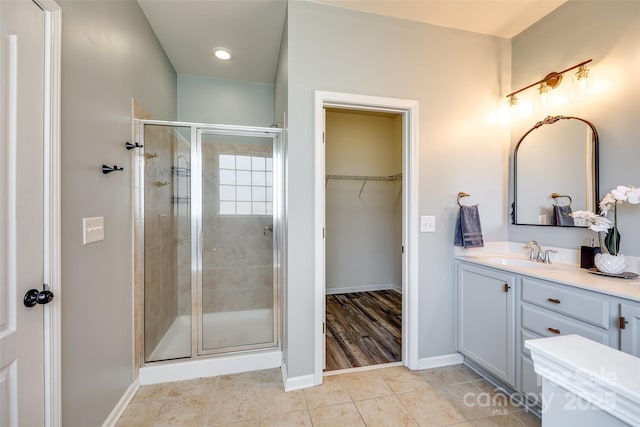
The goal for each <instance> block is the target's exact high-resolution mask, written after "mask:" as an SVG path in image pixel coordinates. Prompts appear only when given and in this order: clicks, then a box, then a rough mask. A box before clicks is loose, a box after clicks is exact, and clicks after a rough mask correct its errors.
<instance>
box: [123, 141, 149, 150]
mask: <svg viewBox="0 0 640 427" xmlns="http://www.w3.org/2000/svg"><path fill="white" fill-rule="evenodd" d="M142 147H144V145H142V144H139V143H137V142H136V143H135V144H132V143H130V142H129V141H126V142H125V143H124V148H126V149H127V150H131V149H133V148H142Z"/></svg>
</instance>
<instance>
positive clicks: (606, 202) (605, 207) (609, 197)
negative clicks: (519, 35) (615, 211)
mask: <svg viewBox="0 0 640 427" xmlns="http://www.w3.org/2000/svg"><path fill="white" fill-rule="evenodd" d="M615 203H616V197H615V196H614V195H613V192H611V193H607V194H605V196H604V197H603V198H602V200H600V213H601V214H603V215H606V214H607V212H609V211H610V210H611V209H612V208H613V207H614V206H615Z"/></svg>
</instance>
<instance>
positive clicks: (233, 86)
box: [178, 74, 274, 127]
mask: <svg viewBox="0 0 640 427" xmlns="http://www.w3.org/2000/svg"><path fill="white" fill-rule="evenodd" d="M273 108H274V100H273V85H271V84H266V83H253V82H241V81H235V80H223V79H214V78H209V77H198V76H189V75H184V74H180V75H178V120H181V121H187V122H197V123H218V124H225V125H245V126H266V127H268V126H270V125H271V124H272V123H273V121H274V120H273V117H274V116H273Z"/></svg>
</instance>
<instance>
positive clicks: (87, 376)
mask: <svg viewBox="0 0 640 427" xmlns="http://www.w3.org/2000/svg"><path fill="white" fill-rule="evenodd" d="M59 4H60V5H61V6H62V14H63V30H62V291H61V295H60V297H61V299H62V375H63V381H62V419H63V424H64V425H65V426H70V427H76V426H78V427H80V426H82V427H85V426H96V425H100V424H101V423H102V422H103V421H104V420H105V418H106V417H107V416H108V414H109V413H110V411H111V410H112V409H113V407H114V406H115V404H116V403H117V402H118V400H119V399H120V398H121V397H122V395H123V393H124V392H125V390H126V389H127V387H128V386H129V385H130V384H131V382H132V366H133V337H132V328H133V314H132V313H133V310H132V303H131V301H132V275H133V272H132V268H133V267H132V266H133V251H132V232H133V231H132V224H131V209H132V207H131V188H132V184H131V167H130V166H131V153H130V152H129V151H126V150H125V149H124V146H123V144H124V141H126V140H129V139H130V138H131V108H132V107H131V99H132V98H136V99H138V101H140V103H141V104H142V105H144V106H145V107H146V108H147V109H148V110H150V111H151V112H152V113H153V114H154V116H155V117H157V118H160V119H172V120H173V119H175V118H176V107H175V106H176V75H175V72H174V70H173V68H172V66H171V64H170V63H169V61H168V60H167V58H166V56H165V55H164V52H163V51H162V49H161V48H160V45H159V43H158V42H157V40H156V38H155V36H154V34H153V32H152V31H151V28H150V27H149V25H148V23H147V21H146V19H145V17H144V15H143V14H142V11H141V10H140V8H139V7H138V4H137V3H136V2H135V1H131V0H130V1H116V2H114V1H109V2H106V1H66V0H60V1H59ZM102 163H106V164H109V165H113V164H118V165H121V166H124V168H125V170H124V172H114V173H112V174H110V175H103V174H102V173H101V172H100V166H101V165H102ZM91 216H104V220H105V240H104V241H102V242H97V243H93V244H90V245H87V246H83V245H82V218H83V217H91Z"/></svg>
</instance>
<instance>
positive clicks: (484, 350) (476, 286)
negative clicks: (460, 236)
mask: <svg viewBox="0 0 640 427" xmlns="http://www.w3.org/2000/svg"><path fill="white" fill-rule="evenodd" d="M515 282H516V277H515V276H513V275H510V274H505V273H501V272H498V271H495V270H492V269H488V268H482V267H477V266H472V265H467V264H462V263H461V264H459V265H458V351H460V353H462V354H464V355H465V356H466V357H469V358H470V359H471V360H473V361H474V362H475V363H477V364H479V365H480V366H482V367H484V368H485V369H487V370H488V371H489V372H491V373H492V374H493V375H495V376H496V377H498V378H500V379H502V380H503V381H505V382H506V383H507V384H509V385H511V386H514V385H515V335H514V324H515Z"/></svg>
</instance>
